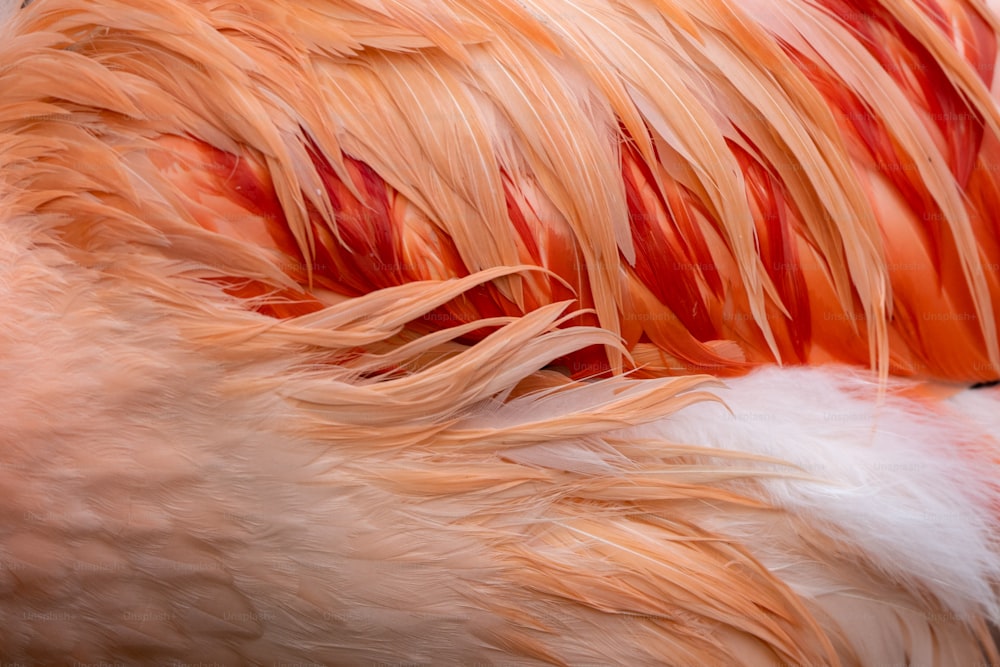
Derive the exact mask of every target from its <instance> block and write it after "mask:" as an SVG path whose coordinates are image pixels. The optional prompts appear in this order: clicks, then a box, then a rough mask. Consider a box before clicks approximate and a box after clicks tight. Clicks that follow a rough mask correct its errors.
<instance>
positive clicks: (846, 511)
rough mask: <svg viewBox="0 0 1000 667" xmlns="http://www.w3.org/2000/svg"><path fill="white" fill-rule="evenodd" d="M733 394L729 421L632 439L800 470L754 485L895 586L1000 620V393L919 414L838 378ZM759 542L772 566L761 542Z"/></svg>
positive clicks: (749, 387)
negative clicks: (999, 464)
mask: <svg viewBox="0 0 1000 667" xmlns="http://www.w3.org/2000/svg"><path fill="white" fill-rule="evenodd" d="M727 384H728V385H729V387H728V388H727V389H724V390H720V391H719V395H720V396H721V397H722V398H723V399H724V400H725V401H726V404H727V405H728V406H729V408H730V409H731V410H732V412H731V413H730V412H729V411H727V409H726V408H725V407H723V406H721V405H718V404H712V403H701V404H698V405H694V406H691V407H689V408H687V409H685V410H681V411H680V412H679V413H677V414H675V415H673V416H671V417H670V418H668V419H666V420H663V421H660V422H658V423H656V424H653V425H649V426H644V427H640V428H637V429H636V430H635V432H634V434H635V435H647V436H649V435H652V436H658V437H663V438H667V439H669V440H672V441H677V442H685V443H691V444H695V445H699V446H703V447H715V448H719V449H725V450H734V451H738V452H744V453H750V454H755V455H763V456H768V457H774V458H776V459H780V460H782V461H787V462H789V463H792V464H794V465H795V466H798V467H799V468H801V469H802V472H803V473H804V476H803V477H801V478H784V477H771V478H766V479H764V480H763V481H762V482H761V486H762V488H763V489H764V490H765V493H766V496H767V500H769V501H770V502H771V503H774V504H776V505H777V506H779V507H782V508H784V509H787V510H788V511H790V512H792V513H793V514H795V515H799V516H800V517H804V518H805V519H806V520H807V521H808V522H809V524H810V525H814V526H816V527H818V528H820V529H821V530H822V531H823V532H824V533H827V534H829V535H831V536H832V537H834V538H835V539H836V540H837V541H838V542H841V543H843V545H844V547H845V551H847V552H856V553H859V554H863V555H864V556H865V557H867V559H868V560H870V562H872V563H874V564H875V565H876V566H877V567H878V568H880V569H881V570H882V571H883V572H885V573H886V574H887V575H889V576H890V577H891V578H894V579H896V580H897V581H899V582H900V583H903V584H919V585H921V586H923V587H926V588H927V589H929V590H931V591H933V592H934V593H935V595H936V596H937V597H938V598H939V599H940V600H941V601H942V602H943V603H944V604H945V605H946V606H947V607H948V608H950V609H951V610H952V611H953V612H954V613H955V614H956V615H962V614H965V613H969V612H971V611H972V610H973V609H975V608H979V609H984V610H987V611H988V613H989V614H990V615H991V616H992V617H993V618H994V619H995V618H997V617H998V608H997V603H996V598H995V596H994V594H993V592H992V586H993V585H994V583H995V582H996V581H998V580H1000V549H998V541H997V538H996V526H997V513H996V508H995V507H993V506H991V500H990V499H991V498H995V497H996V493H997V484H996V482H995V480H996V477H997V475H996V461H997V457H998V454H1000V447H998V444H997V440H996V439H995V438H994V436H993V434H995V433H996V432H997V426H1000V416H998V415H1000V392H998V391H996V390H992V389H985V390H966V391H964V392H962V393H961V394H959V395H958V396H956V397H954V398H953V399H950V400H947V401H943V402H942V401H937V400H934V399H928V400H926V401H924V400H914V399H912V398H906V397H903V396H901V395H900V394H899V393H898V390H899V388H900V387H901V386H902V385H892V386H890V388H889V392H888V394H887V395H886V397H885V398H884V400H881V401H880V400H879V397H878V393H877V386H876V385H875V384H874V383H873V382H872V380H871V379H870V377H868V376H867V375H864V374H860V373H858V372H856V371H849V370H845V369H839V368H833V367H825V368H813V369H780V368H770V369H766V370H762V371H759V372H756V373H754V374H752V375H750V376H749V377H745V378H741V379H736V380H732V381H729V382H728V383H727ZM775 469H779V468H777V467H776V468H775ZM809 477H811V478H814V479H810V478H809ZM719 522H720V524H723V525H724V524H725V519H724V518H720V519H719ZM751 539H752V538H751ZM757 540H758V542H759V548H760V551H761V552H762V553H766V552H767V544H766V540H767V537H766V536H764V535H762V536H758V538H757ZM799 583H801V584H802V585H805V583H806V582H799Z"/></svg>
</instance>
